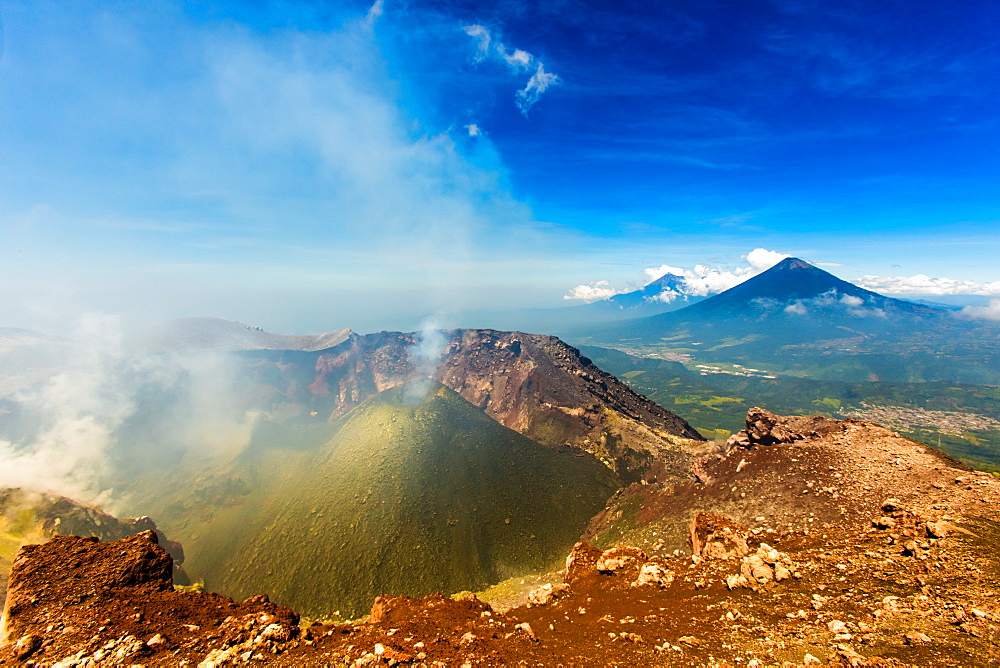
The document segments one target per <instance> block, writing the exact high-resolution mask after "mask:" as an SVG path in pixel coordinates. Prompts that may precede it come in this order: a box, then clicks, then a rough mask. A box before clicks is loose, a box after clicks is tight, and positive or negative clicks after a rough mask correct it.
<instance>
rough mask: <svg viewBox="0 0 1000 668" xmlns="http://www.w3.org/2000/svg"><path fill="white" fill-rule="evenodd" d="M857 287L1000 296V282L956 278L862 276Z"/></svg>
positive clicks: (898, 292)
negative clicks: (978, 281)
mask: <svg viewBox="0 0 1000 668" xmlns="http://www.w3.org/2000/svg"><path fill="white" fill-rule="evenodd" d="M855 283H856V284H857V285H860V286H861V287H863V288H865V289H867V290H871V291H873V292H880V293H882V294H889V295H906V294H909V295H987V296H988V295H1000V281H993V282H992V283H976V282H975V281H963V280H960V279H956V278H934V277H931V276H928V275H926V274H917V275H916V276H862V277H861V278H859V279H858V280H857V281H855Z"/></svg>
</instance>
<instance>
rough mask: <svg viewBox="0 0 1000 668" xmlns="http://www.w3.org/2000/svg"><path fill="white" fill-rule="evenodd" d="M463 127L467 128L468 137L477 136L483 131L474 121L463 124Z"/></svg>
mask: <svg viewBox="0 0 1000 668" xmlns="http://www.w3.org/2000/svg"><path fill="white" fill-rule="evenodd" d="M465 129H466V130H468V132H469V136H470V137H478V136H480V135H481V134H483V131H482V130H481V129H480V128H479V126H478V125H476V124H475V123H469V124H468V125H466V126H465Z"/></svg>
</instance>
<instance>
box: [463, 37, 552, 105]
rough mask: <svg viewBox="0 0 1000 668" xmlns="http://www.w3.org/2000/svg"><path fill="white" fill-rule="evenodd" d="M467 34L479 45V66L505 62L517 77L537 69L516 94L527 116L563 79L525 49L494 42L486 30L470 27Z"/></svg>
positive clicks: (476, 58)
mask: <svg viewBox="0 0 1000 668" xmlns="http://www.w3.org/2000/svg"><path fill="white" fill-rule="evenodd" d="M464 30H465V33H466V34H467V35H468V36H469V37H471V38H472V39H474V40H475V41H476V53H475V55H474V56H473V59H474V61H475V62H483V61H485V60H491V59H492V60H494V61H497V62H502V63H504V64H506V65H507V67H508V68H509V69H510V70H511V72H512V73H514V74H520V73H522V72H524V71H525V70H529V69H531V67H532V66H534V68H535V71H534V73H533V74H532V75H531V78H530V79H528V82H527V83H526V84H525V86H524V88H522V89H521V90H519V91H517V93H516V94H515V102H516V104H517V107H518V109H520V110H521V113H522V114H524V115H525V116H527V115H528V112H529V111H530V110H531V108H532V107H533V106H535V104H537V103H538V100H539V99H541V97H542V94H543V93H544V92H545V91H546V90H548V88H549V87H550V86H553V85H555V84H557V83H559V77H558V76H557V75H556V74H554V73H552V72H546V71H545V65H544V63H542V61H540V60H538V59H537V58H536V57H535V56H533V55H532V54H530V53H528V52H527V51H525V50H523V49H508V48H507V47H506V46H505V45H504V43H503V42H502V41H500V40H499V39H496V38H494V36H493V34H492V33H491V31H490V29H489V28H487V27H486V26H483V25H479V24H473V25H467V26H465V28H464Z"/></svg>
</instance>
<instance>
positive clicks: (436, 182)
mask: <svg viewBox="0 0 1000 668" xmlns="http://www.w3.org/2000/svg"><path fill="white" fill-rule="evenodd" d="M484 4H488V6H483V5H484ZM0 19H2V21H3V54H2V57H0V234H2V236H0V263H2V265H3V267H4V269H3V271H2V272H0V312H2V313H4V314H5V317H4V318H3V322H0V326H4V325H6V326H26V327H34V328H39V329H47V330H50V331H52V330H58V329H59V327H60V323H66V322H69V321H72V320H73V319H74V318H78V317H79V316H81V315H82V314H86V313H93V312H101V313H110V314H118V315H121V316H122V317H123V318H124V319H125V320H126V321H127V322H128V323H135V324H143V323H149V322H153V321H156V320H159V319H164V318H171V317H181V316H188V315H212V316H218V317H224V318H231V319H236V320H240V321H243V322H250V323H253V324H259V325H261V326H264V327H265V328H267V329H270V330H272V331H280V332H289V333H299V332H308V331H319V330H327V329H334V328H339V327H344V326H349V327H354V328H356V329H359V330H367V329H378V328H382V327H386V328H393V327H402V328H407V327H412V326H414V325H413V322H414V318H416V319H419V316H420V315H421V314H423V313H431V312H437V311H458V310H462V309H469V308H509V307H513V306H545V305H552V306H558V305H562V304H565V303H567V302H566V301H564V300H563V299H562V297H563V296H564V295H565V294H567V292H568V291H570V290H571V289H572V288H573V287H574V286H577V285H580V284H589V283H591V282H594V281H608V285H610V286H613V287H614V289H628V287H630V286H633V285H636V284H638V283H641V282H642V280H643V278H644V277H645V274H644V269H646V268H649V267H656V266H660V265H664V264H666V265H671V266H678V267H694V266H695V265H696V264H702V265H710V266H721V267H724V268H734V267H740V266H746V260H745V259H744V257H743V256H745V255H747V254H748V253H749V252H750V251H752V250H753V249H755V248H766V249H769V250H773V251H777V252H779V253H784V254H791V255H797V256H800V257H803V258H805V259H808V260H810V261H815V262H824V263H827V265H826V266H827V268H829V269H830V270H831V271H833V272H834V273H836V274H837V275H839V276H841V277H842V278H845V279H847V280H856V279H858V278H859V277H861V276H875V277H881V278H883V279H885V278H891V277H912V276H914V275H918V274H923V275H927V276H929V277H931V278H941V279H944V278H947V279H952V280H953V281H964V282H965V283H961V284H958V283H949V285H951V286H955V285H959V287H958V288H953V291H963V290H965V291H969V290H972V291H975V289H976V288H975V286H973V287H972V288H968V285H969V284H970V283H971V284H989V283H994V282H997V281H998V280H1000V271H998V269H997V264H998V262H997V260H998V259H1000V151H998V150H997V147H1000V114H998V113H997V109H998V107H1000V77H997V76H996V73H997V72H1000V5H997V3H995V2H986V1H981V2H980V1H975V2H973V1H968V2H956V3H949V4H945V3H940V2H922V1H918V0H910V1H907V2H891V1H890V2H880V3H862V2H856V3H854V2H809V1H805V0H793V1H788V2H763V1H762V2H703V1H701V2H694V1H691V2H671V3H646V2H644V3H634V2H632V3H630V2H614V3H610V2H608V3H584V2H571V1H559V2H523V3H522V2H500V3H472V2H394V1H393V0H383V1H382V2H378V3H376V4H375V5H372V4H370V3H368V2H356V3H355V2H341V3H330V2H294V1H291V0H285V1H283V2H265V1H259V2H243V3H212V6H211V7H210V8H209V7H206V5H205V3H193V2H192V3H184V2H168V1H163V2H160V1H157V0H151V1H147V2H142V3H134V2H116V1H107V0H105V1H102V2H96V1H95V2H88V1H86V0H79V1H76V0H73V1H66V0H61V1H54V0H53V1H18V0H8V1H7V2H5V3H3V4H2V5H0ZM904 283H905V282H904ZM962 286H965V287H964V288H963V287H962ZM982 291H983V290H980V292H982ZM483 324H489V323H483Z"/></svg>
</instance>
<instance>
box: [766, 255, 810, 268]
mask: <svg viewBox="0 0 1000 668" xmlns="http://www.w3.org/2000/svg"><path fill="white" fill-rule="evenodd" d="M772 269H816V267H815V266H813V265H811V264H809V263H808V262H806V261H805V260H800V259H799V258H797V257H786V258H785V259H784V260H782V261H781V262H779V263H778V264H776V265H774V266H773V267H772Z"/></svg>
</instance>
